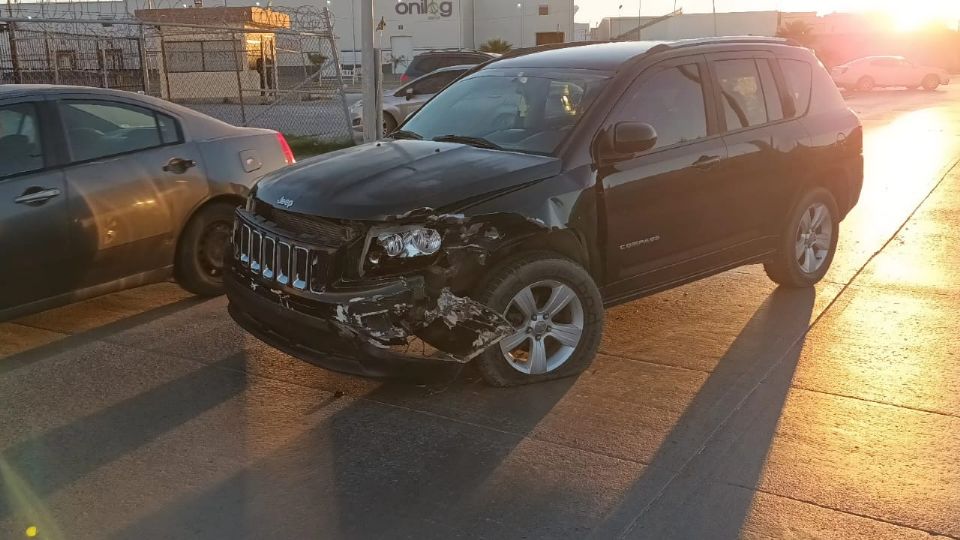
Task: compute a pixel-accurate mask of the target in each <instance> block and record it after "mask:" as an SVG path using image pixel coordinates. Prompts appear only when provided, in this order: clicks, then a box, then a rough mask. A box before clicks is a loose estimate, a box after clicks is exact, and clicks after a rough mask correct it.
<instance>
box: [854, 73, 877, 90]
mask: <svg viewBox="0 0 960 540" xmlns="http://www.w3.org/2000/svg"><path fill="white" fill-rule="evenodd" d="M876 85H877V83H876V81H874V80H873V77H861V78H860V80H859V81H857V90H859V91H860V92H870V91H871V90H873V89H874V87H876Z"/></svg>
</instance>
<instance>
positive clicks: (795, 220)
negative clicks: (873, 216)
mask: <svg viewBox="0 0 960 540" xmlns="http://www.w3.org/2000/svg"><path fill="white" fill-rule="evenodd" d="M839 233H840V212H839V211H838V210H837V202H836V200H834V198H833V195H832V194H831V193H830V192H829V191H827V190H826V189H824V188H815V189H813V190H811V191H808V192H807V193H805V194H804V195H803V196H802V197H800V199H799V200H798V201H797V203H796V204H795V205H794V206H793V210H791V211H790V218H789V219H788V220H787V221H786V224H785V226H784V229H783V231H782V232H781V234H780V239H779V240H778V246H777V253H776V255H774V257H773V259H772V260H770V261H768V262H766V263H765V264H764V265H763V268H764V270H766V272H767V276H768V277H769V278H770V279H772V280H773V281H774V282H776V283H778V284H780V285H783V286H785V287H798V288H799V287H812V286H813V285H815V284H816V283H817V282H819V281H820V280H821V279H823V276H824V275H826V273H827V270H828V269H829V268H830V263H832V262H833V256H834V254H835V253H836V251H837V238H838V236H839Z"/></svg>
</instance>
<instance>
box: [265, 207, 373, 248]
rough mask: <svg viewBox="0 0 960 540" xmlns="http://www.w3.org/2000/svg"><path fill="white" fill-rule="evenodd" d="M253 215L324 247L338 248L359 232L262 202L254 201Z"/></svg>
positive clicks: (354, 237)
mask: <svg viewBox="0 0 960 540" xmlns="http://www.w3.org/2000/svg"><path fill="white" fill-rule="evenodd" d="M253 213H254V214H256V215H258V216H260V217H262V218H264V219H266V220H267V221H272V222H273V223H276V224H277V226H278V227H280V228H281V229H283V230H285V231H290V232H291V233H294V234H296V235H298V236H299V235H303V236H304V237H308V238H309V239H310V241H311V242H315V243H317V244H320V245H324V246H331V247H340V246H342V245H344V244H346V243H347V242H350V241H351V240H354V239H356V238H357V237H358V236H359V235H360V232H359V231H357V229H355V228H354V227H350V226H348V225H343V224H341V223H339V222H337V221H334V220H329V219H324V218H321V217H315V216H308V215H304V214H298V213H296V212H289V211H287V210H283V209H280V208H275V207H273V206H270V205H269V204H266V203H264V202H263V201H260V200H256V201H254V205H253Z"/></svg>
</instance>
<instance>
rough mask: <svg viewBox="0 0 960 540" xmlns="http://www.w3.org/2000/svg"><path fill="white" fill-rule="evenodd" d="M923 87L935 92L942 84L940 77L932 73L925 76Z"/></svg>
mask: <svg viewBox="0 0 960 540" xmlns="http://www.w3.org/2000/svg"><path fill="white" fill-rule="evenodd" d="M922 84H923V89H924V90H926V91H928V92H933V91H934V90H936V89H937V87H939V86H940V77H937V76H936V75H933V74H930V75H927V76H926V77H924V78H923V83H922Z"/></svg>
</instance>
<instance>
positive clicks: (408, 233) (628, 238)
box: [226, 38, 863, 385]
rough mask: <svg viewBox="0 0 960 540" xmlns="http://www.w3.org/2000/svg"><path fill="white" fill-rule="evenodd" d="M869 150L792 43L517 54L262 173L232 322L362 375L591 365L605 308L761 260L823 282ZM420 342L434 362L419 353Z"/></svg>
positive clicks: (248, 212)
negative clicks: (347, 137) (323, 149)
mask: <svg viewBox="0 0 960 540" xmlns="http://www.w3.org/2000/svg"><path fill="white" fill-rule="evenodd" d="M862 140H863V136H862V128H861V126H860V122H859V120H858V119H857V117H856V115H854V113H853V112H851V111H850V110H849V109H848V108H847V107H846V105H845V104H844V102H843V99H842V98H841V96H840V94H839V92H838V91H837V88H836V86H835V85H834V84H833V82H832V81H831V79H830V76H829V75H828V74H827V72H826V70H825V69H824V68H823V66H822V65H821V64H820V63H819V62H818V61H817V59H816V58H815V57H814V55H813V54H812V53H811V52H810V51H809V50H807V49H804V48H799V47H795V46H791V45H789V44H788V43H787V42H785V41H780V40H774V39H758V38H719V39H704V40H688V41H678V42H674V43H644V42H631V43H603V44H586V45H568V46H558V47H547V48H540V49H537V50H533V51H523V52H520V53H516V54H514V55H508V56H505V57H503V58H500V59H497V60H495V61H492V62H490V63H488V64H486V65H484V66H483V67H480V68H475V70H474V71H472V72H471V73H469V74H467V75H466V76H465V77H464V78H462V79H460V80H459V81H457V82H455V83H454V84H452V85H451V86H449V87H447V88H446V89H445V90H444V91H443V92H441V93H440V94H438V95H437V96H436V97H435V98H433V99H432V100H431V101H430V102H429V103H427V104H426V105H425V106H424V107H423V108H422V109H421V110H420V111H419V112H417V113H416V114H415V115H414V116H412V117H411V118H410V119H408V120H407V121H406V122H405V123H404V124H403V125H402V126H401V128H400V130H398V131H396V132H394V133H392V134H391V135H390V136H388V139H387V140H384V141H380V142H376V143H371V144H367V145H364V146H358V147H354V148H350V149H346V150H342V151H339V152H335V153H332V154H328V155H326V156H322V157H319V158H316V159H312V160H306V161H304V162H302V163H300V164H298V165H296V166H293V167H290V168H287V169H284V170H282V171H279V172H277V173H274V174H273V175H271V176H268V177H266V178H265V179H264V180H263V181H261V182H260V183H259V185H258V186H257V187H256V188H255V191H254V193H253V194H252V195H251V197H250V199H249V201H248V203H247V206H246V208H245V209H241V210H239V211H238V214H237V223H236V228H235V235H234V251H235V259H234V263H233V266H232V270H231V272H230V273H229V274H228V276H227V278H226V282H227V286H228V294H229V298H230V312H231V314H232V315H233V317H234V318H235V319H236V320H237V321H238V322H239V323H240V324H241V325H242V326H243V327H244V328H246V329H247V330H249V331H250V332H252V333H253V334H255V335H256V336H258V337H260V338H261V339H262V340H264V341H266V342H268V343H270V344H273V345H274V346H276V347H278V348H281V349H283V350H286V351H288V352H290V353H292V354H294V355H297V356H299V357H301V358H304V359H307V360H310V361H313V362H316V363H320V364H321V365H325V366H328V367H330V368H332V369H338V370H343V371H349V372H354V373H362V374H383V373H395V372H396V371H397V370H398V369H399V370H404V369H410V368H411V367H412V366H414V365H419V363H423V362H438V361H455V362H467V361H471V360H473V361H475V362H476V363H477V366H478V368H479V370H480V372H481V373H482V374H483V376H484V377H485V379H486V380H487V381H488V382H490V383H491V384H495V385H510V384H521V383H526V382H533V381H541V380H545V379H551V378H556V377H561V376H565V375H571V374H576V373H579V372H581V371H583V370H584V369H585V368H586V367H587V366H589V365H590V363H591V362H592V360H593V357H594V355H595V353H596V350H597V346H598V342H599V341H600V335H601V331H602V326H603V316H604V308H606V307H609V306H612V305H615V304H619V303H622V302H627V301H630V300H631V299H635V298H638V297H641V296H644V295H648V294H651V293H655V292H657V291H662V290H664V289H668V288H671V287H676V286H678V285H682V284H684V283H687V282H690V281H693V280H697V279H701V278H704V277H707V276H710V275H712V274H716V273H718V272H723V271H725V270H728V269H731V268H734V267H737V266H740V265H745V264H751V263H761V262H762V263H763V264H764V266H765V268H766V271H767V274H768V275H769V276H770V278H771V279H773V280H774V281H776V282H777V283H779V284H781V285H784V286H789V287H809V286H811V285H813V284H815V283H816V282H817V281H819V280H820V279H821V278H822V277H823V276H824V274H825V273H826V271H827V268H828V267H829V266H830V263H831V261H832V259H833V255H834V250H835V249H836V245H837V235H838V231H839V229H838V225H839V223H840V221H841V220H842V219H843V218H844V217H845V216H846V214H847V212H849V211H850V209H851V208H852V207H853V206H854V205H855V204H856V202H857V200H858V198H859V196H860V190H861V185H862V180H863V156H862V145H863V144H862ZM417 339H419V340H420V341H419V342H418V345H421V342H422V343H425V344H427V345H429V348H428V347H427V345H423V350H424V351H427V354H425V355H424V354H421V355H419V356H417V357H414V356H412V355H406V354H403V353H402V351H403V350H404V349H403V348H404V347H405V346H407V345H408V343H409V342H411V341H415V340H417Z"/></svg>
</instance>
